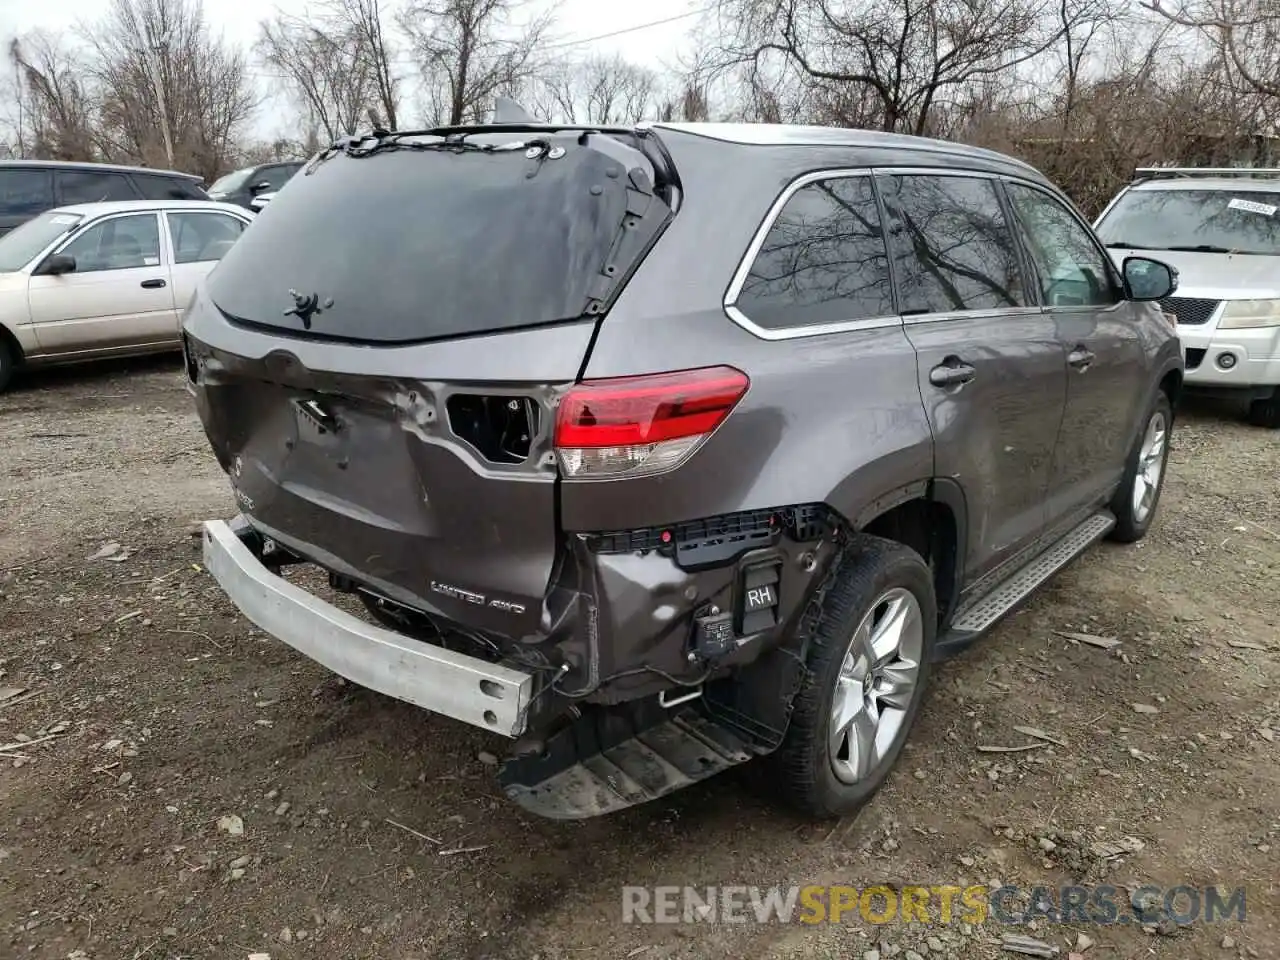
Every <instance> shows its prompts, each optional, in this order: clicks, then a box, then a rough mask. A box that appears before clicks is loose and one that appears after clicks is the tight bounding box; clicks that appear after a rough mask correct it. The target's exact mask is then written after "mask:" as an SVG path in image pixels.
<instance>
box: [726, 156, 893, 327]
mask: <svg viewBox="0 0 1280 960" xmlns="http://www.w3.org/2000/svg"><path fill="white" fill-rule="evenodd" d="M737 306H738V309H739V310H741V311H742V312H743V313H744V314H745V315H746V316H747V317H748V318H749V319H750V320H751V321H752V322H753V323H756V324H758V325H760V326H762V327H769V328H777V327H794V326H801V325H808V324H820V323H840V322H842V321H847V320H862V319H866V318H868V317H884V316H891V315H892V314H893V290H892V287H891V285H890V282H889V258H888V255H887V253H886V251H885V244H884V234H883V231H882V230H881V228H880V211H879V210H878V209H877V207H876V198H875V193H874V191H873V189H872V185H871V178H870V177H846V178H838V179H831V180H821V181H818V182H817V183H811V184H808V185H807V186H804V187H801V188H800V189H799V190H797V191H796V192H795V194H793V195H792V197H791V199H789V200H788V201H787V203H786V206H784V207H783V208H782V212H781V213H779V214H778V217H777V219H776V220H774V222H773V225H772V226H771V227H770V228H769V233H768V235H767V236H766V237H765V240H764V244H763V246H761V248H760V252H759V253H758V254H757V255H756V259H755V261H754V262H753V263H752V265H751V272H750V273H749V274H748V275H747V278H746V281H745V282H744V283H743V285H742V291H741V293H739V295H738V300H737Z"/></svg>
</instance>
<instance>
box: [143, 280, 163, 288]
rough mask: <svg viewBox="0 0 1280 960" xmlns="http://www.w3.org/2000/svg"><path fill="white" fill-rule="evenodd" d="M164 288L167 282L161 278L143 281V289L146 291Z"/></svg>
mask: <svg viewBox="0 0 1280 960" xmlns="http://www.w3.org/2000/svg"><path fill="white" fill-rule="evenodd" d="M163 286H165V281H164V280H161V279H159V278H156V279H155V280H143V281H142V289H144V290H159V289H160V288H161V287H163Z"/></svg>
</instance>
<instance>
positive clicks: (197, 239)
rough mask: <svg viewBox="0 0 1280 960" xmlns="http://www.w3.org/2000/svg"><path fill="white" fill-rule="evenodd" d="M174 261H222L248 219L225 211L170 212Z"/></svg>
mask: <svg viewBox="0 0 1280 960" xmlns="http://www.w3.org/2000/svg"><path fill="white" fill-rule="evenodd" d="M168 217H169V235H170V236H171V237H172V238H173V262H174V263H200V262H203V261H207V260H221V259H222V257H223V256H224V255H225V254H226V252H227V251H228V250H230V249H231V245H232V244H233V243H235V242H236V239H237V238H238V237H239V236H240V234H241V233H243V232H244V221H242V220H237V219H236V218H235V217H229V216H227V215H226V214H224V213H170V214H168Z"/></svg>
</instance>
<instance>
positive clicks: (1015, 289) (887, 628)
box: [184, 124, 1182, 818]
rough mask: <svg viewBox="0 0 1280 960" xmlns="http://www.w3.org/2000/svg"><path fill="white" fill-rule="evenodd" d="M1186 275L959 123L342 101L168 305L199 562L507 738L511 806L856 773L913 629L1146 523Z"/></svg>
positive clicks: (438, 707)
mask: <svg viewBox="0 0 1280 960" xmlns="http://www.w3.org/2000/svg"><path fill="white" fill-rule="evenodd" d="M1175 284H1176V277H1175V276H1174V274H1173V272H1172V271H1171V270H1170V269H1169V268H1168V267H1166V266H1165V265H1164V264H1162V263H1161V262H1159V261H1155V260H1150V259H1146V258H1141V257H1133V258H1130V259H1128V260H1127V261H1125V262H1124V264H1123V265H1122V266H1120V267H1117V266H1114V265H1113V264H1112V261H1111V259H1110V258H1109V257H1108V256H1107V253H1106V251H1105V250H1104V249H1103V248H1102V246H1101V244H1099V243H1098V241H1097V239H1096V238H1095V236H1094V235H1093V233H1092V231H1091V230H1090V228H1089V226H1088V225H1087V223H1086V222H1085V221H1084V220H1082V219H1081V217H1080V216H1079V214H1078V213H1077V212H1076V211H1075V209H1074V208H1073V207H1072V205H1071V204H1070V202H1069V201H1068V200H1067V199H1066V198H1065V197H1064V196H1063V195H1062V194H1061V193H1060V192H1059V191H1057V190H1056V189H1054V187H1053V186H1052V185H1051V184H1049V183H1048V182H1046V180H1045V179H1044V178H1043V177H1042V176H1041V175H1040V174H1038V173H1037V172H1036V171H1035V170H1033V169H1031V168H1030V167H1028V166H1026V165H1024V164H1022V163H1019V162H1017V161H1014V160H1011V159H1009V158H1007V157H1004V156H1001V155H998V154H995V153H989V152H986V151H982V150H976V149H970V148H967V147H963V146H957V145H953V144H946V143H940V142H935V141H930V140H923V139H915V138H910V137H901V136H890V135H885V134H878V133H868V132H863V131H857V130H826V129H817V128H797V127H774V126H765V125H747V126H738V125H714V124H711V125H679V124H661V125H655V126H652V127H644V128H640V129H603V130H602V129H598V128H593V129H588V128H577V127H570V128H562V127H550V126H545V125H544V126H539V125H528V126H521V125H516V124H508V125H503V126H501V127H493V126H490V127H472V128H450V129H443V130H434V131H430V132H426V133H421V132H419V133H403V134H389V135H388V134H383V135H376V136H373V135H371V136H368V137H364V138H353V139H350V140H347V141H343V142H341V143H339V144H337V145H335V146H334V148H333V149H331V150H329V151H328V152H327V153H324V154H321V155H319V156H318V157H317V158H316V159H315V160H314V161H312V163H311V164H310V165H309V168H308V169H307V170H306V171H305V172H304V173H302V174H300V175H299V176H298V177H297V178H296V179H295V181H294V182H293V183H292V184H291V186H290V188H289V189H288V190H287V191H286V192H285V193H283V194H282V195H281V196H280V197H279V198H278V199H276V200H274V201H272V207H271V214H270V215H269V216H266V217H263V218H261V219H260V220H259V221H258V222H257V223H255V224H254V226H253V228H252V229H251V230H248V231H246V232H245V234H244V236H243V237H242V238H241V239H240V241H239V242H238V243H237V244H236V245H235V246H234V247H233V248H232V249H231V250H230V251H229V252H228V253H227V255H226V257H225V258H224V259H223V260H222V262H221V264H220V265H219V267H218V269H217V270H216V271H214V272H213V274H212V275H211V276H210V277H209V279H208V281H207V282H206V283H205V284H203V286H202V287H201V288H200V290H199V291H198V292H197V294H196V297H195V298H194V300H193V302H192V304H191V307H190V309H189V311H188V313H187V315H186V317H185V321H184V330H185V351H186V363H187V375H188V377H189V380H190V384H191V389H192V392H193V393H194V395H195V398H196V403H197V406H198V409H199V414H200V417H201V419H202V421H203V423H204V427H205V430H206V432H207V433H208V436H209V439H210V442H211V444H212V447H213V451H214V453H215V455H216V456H217V458H218V461H219V462H220V464H221V465H222V467H223V468H224V469H225V470H226V471H227V473H228V474H229V475H230V478H231V484H232V487H233V490H234V494H235V497H236V498H237V501H238V504H239V507H240V509H241V511H242V513H241V515H240V516H238V517H236V518H234V519H233V520H231V521H221V520H212V521H209V522H208V523H207V524H206V525H205V528H204V547H203V549H204V557H205V562H206V566H207V568H208V570H209V571H210V573H211V574H212V575H213V576H214V577H215V578H216V579H217V580H218V582H219V583H220V584H221V585H222V587H223V589H224V590H225V591H226V592H227V594H228V595H229V596H230V597H231V599H232V600H233V601H234V602H235V603H236V605H237V606H239V608H240V609H241V610H242V611H243V612H244V614H245V615H246V616H248V617H249V619H250V620H252V621H253V622H255V623H256V624H258V625H259V626H260V627H262V628H263V629H264V630H266V631H268V632H269V633H272V634H274V635H275V636H276V637H278V638H279V639H281V640H282V641H284V642H285V643H287V644H289V645H291V646H293V647H295V648H296V649H298V650H300V651H301V652H303V653H304V654H306V655H307V656H309V657H311V658H313V659H314V660H317V661H319V662H320V663H322V664H324V665H325V666H327V667H328V668H330V669H332V670H334V671H336V672H337V673H339V674H342V675H343V676H345V677H347V678H349V679H351V680H353V681H355V682H356V683H359V684H362V685H364V686H366V687H369V688H372V689H374V690H377V691H381V692H382V693H385V694H388V695H390V696H393V697H398V698H400V699H403V700H406V701H408V702H410V703H414V704H417V705H419V706H422V707H425V708H427V709H430V710H433V711H437V712H439V713H443V714H446V715H448V716H450V717H453V718H456V719H458V720H461V721H463V722H466V723H469V724H472V725H474V726H477V727H480V728H481V729H484V730H488V731H492V732H493V733H496V734H503V735H505V736H507V737H510V738H513V741H514V742H513V743H512V744H511V748H510V751H509V755H508V756H507V758H506V759H505V761H504V763H503V765H502V768H501V771H500V773H499V778H500V781H501V783H502V785H503V787H504V789H505V791H506V793H507V795H508V796H509V797H510V798H511V799H513V800H514V801H515V802H517V803H519V804H521V805H523V806H524V807H526V808H528V809H530V810H532V811H536V812H538V813H540V814H543V815H547V816H551V817H560V818H572V817H585V816H591V815H594V814H599V813H604V812H607V811H611V810H616V809H619V808H622V807H626V806H629V805H631V804H635V803H638V802H641V801H645V800H649V799H652V798H654V797H658V796H661V795H663V794H666V793H668V792H670V791H672V790H675V789H677V788H680V787H683V786H685V785H687V784H689V783H691V782H694V781H698V780H702V779H703V778H705V777H708V776H710V775H712V774H714V773H716V772H717V771H721V770H724V769H726V768H728V767H732V766H734V765H735V764H740V763H743V762H745V761H748V760H751V759H753V758H757V757H760V758H763V761H762V764H772V765H773V773H772V775H771V776H770V777H769V778H768V779H769V780H770V781H771V782H772V784H773V786H775V787H776V788H777V789H778V790H779V791H780V792H781V794H782V795H783V796H784V797H785V798H786V799H787V800H789V801H790V802H791V803H793V804H794V805H795V806H797V807H799V808H800V809H802V810H804V811H806V812H808V813H809V814H811V815H817V816H828V815H836V814H841V813H844V812H847V811H849V810H852V809H854V808H855V807H856V806H857V805H858V804H860V803H861V802H862V801H864V800H865V799H867V798H868V797H869V796H870V795H871V793H872V792H873V791H874V790H875V789H876V788H877V786H878V785H879V784H880V783H881V781H882V780H883V779H884V777H885V775H886V773H887V772H888V770H889V768H890V766H891V764H892V763H893V762H894V760H895V758H896V757H897V755H898V752H899V750H900V749H901V747H902V744H903V742H904V740H905V739H906V736H907V733H908V730H909V728H910V727H911V724H912V721H913V720H914V717H915V714H916V712H917V710H918V708H919V705H920V702H921V696H922V693H923V690H924V688H925V682H926V680H927V678H928V675H929V671H930V663H931V661H933V660H934V659H936V658H937V657H938V656H940V655H942V654H943V653H944V652H946V651H949V650H954V649H956V648H959V647H961V646H963V645H964V644H966V643H968V642H970V641H971V640H973V639H974V638H976V637H978V636H979V635H980V634H982V633H984V632H986V631H987V630H988V629H989V628H990V627H991V626H992V625H993V624H995V623H996V622H997V620H998V619H999V618H1001V617H1002V616H1003V615H1004V614H1006V613H1007V612H1009V610H1011V609H1012V608H1013V607H1014V606H1015V605H1016V604H1018V603H1019V602H1020V601H1022V600H1023V599H1024V598H1026V597H1027V596H1028V595H1029V594H1030V593H1031V592H1032V591H1034V590H1035V589H1036V588H1037V587H1038V586H1040V585H1041V584H1042V583H1044V582H1045V581H1046V580H1047V579H1048V578H1049V577H1050V576H1052V575H1053V574H1054V573H1055V572H1056V571H1057V570H1059V569H1060V568H1062V567H1063V566H1064V565H1066V564H1067V563H1068V562H1069V561H1070V560H1071V559H1072V558H1074V557H1075V556H1076V555H1078V554H1079V553H1081V552H1082V551H1083V550H1085V549H1086V548H1088V547H1089V546H1090V545H1091V544H1093V543H1094V542H1095V541H1097V540H1099V539H1101V538H1102V537H1104V536H1109V537H1111V538H1112V539H1114V540H1118V541H1122V542H1130V541H1134V540H1138V539H1139V538H1141V537H1142V536H1143V535H1144V534H1145V533H1146V531H1147V529H1148V526H1149V524H1150V523H1151V521H1152V517H1153V515H1154V513H1155V510H1156V504H1157V501H1158V499H1159V496H1160V490H1161V482H1162V480H1163V478H1164V468H1165V463H1166V457H1167V454H1168V449H1169V437H1170V430H1171V428H1172V424H1173V410H1174V404H1175V402H1176V400H1177V397H1178V393H1179V390H1180V388H1181V384H1182V359H1181V355H1180V352H1179V349H1178V343H1177V339H1176V337H1175V336H1174V331H1173V327H1172V326H1171V324H1170V322H1169V320H1168V319H1167V318H1166V317H1165V316H1164V315H1163V314H1162V312H1161V310H1160V309H1159V307H1158V306H1157V305H1156V304H1155V303H1154V302H1153V301H1157V300H1159V299H1160V298H1161V297H1166V296H1168V295H1169V294H1170V293H1171V292H1172V291H1173V289H1174V287H1175ZM297 563H306V564H312V565H315V566H317V567H319V568H321V569H322V570H324V571H327V573H328V577H329V583H330V585H331V587H332V588H333V590H334V591H336V592H341V593H346V594H350V595H352V597H353V598H354V599H357V600H358V601H359V602H360V603H362V604H363V609H364V610H365V611H367V613H368V614H369V618H367V619H366V618H365V617H363V616H356V615H354V614H353V613H351V612H348V609H344V607H345V606H348V605H347V604H345V602H341V601H339V599H338V598H337V597H335V598H334V601H335V602H332V603H331V602H329V601H327V600H325V599H322V598H321V597H319V596H317V595H315V594H313V593H310V592H308V591H306V590H304V589H302V588H301V587H299V586H297V585H296V584H295V583H294V582H291V581H290V580H289V579H287V578H286V577H285V576H284V575H283V573H284V571H283V568H284V567H286V566H288V565H290V564H297ZM350 609H355V610H360V609H361V608H360V607H358V606H357V607H351V608H350ZM375 621H376V625H375Z"/></svg>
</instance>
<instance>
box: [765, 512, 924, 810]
mask: <svg viewBox="0 0 1280 960" xmlns="http://www.w3.org/2000/svg"><path fill="white" fill-rule="evenodd" d="M837 563H838V564H839V566H838V567H837V569H836V570H835V572H834V574H833V577H832V579H831V581H830V583H829V585H828V588H827V592H826V595H825V597H824V598H823V601H822V609H821V612H820V614H819V618H818V624H817V627H816V629H815V630H814V632H813V635H812V636H811V637H810V638H809V644H810V647H809V653H808V662H807V667H808V673H807V675H806V677H805V680H804V682H803V684H802V685H801V687H800V691H799V693H797V694H796V699H795V703H794V708H793V712H792V715H791V722H790V724H789V726H788V728H787V735H786V738H785V739H784V740H783V742H782V745H781V746H780V747H779V748H778V750H777V751H776V752H774V753H773V754H771V755H770V756H769V757H767V758H765V761H764V762H765V763H766V764H767V765H768V766H770V767H771V768H772V769H771V770H770V771H769V773H770V774H771V775H772V783H773V784H774V788H775V790H777V791H778V792H779V793H780V794H781V798H782V799H783V801H784V802H786V803H787V804H788V805H789V806H792V807H794V808H796V809H797V810H799V811H800V812H802V813H804V814H806V815H808V816H811V817H816V818H828V817H839V816H845V815H847V814H850V813H852V812H854V811H855V810H857V809H858V808H859V807H861V806H862V805H863V804H864V803H866V802H867V801H868V800H869V799H871V797H872V796H873V795H874V794H875V792H876V791H877V790H878V789H880V786H881V784H883V783H884V781H885V778H886V777H887V776H888V774H889V771H890V770H891V769H892V767H893V764H894V762H895V761H896V760H897V759H898V754H899V753H900V752H901V751H902V746H903V744H904V743H906V740H907V736H908V735H909V733H910V731H911V727H912V725H913V723H914V722H915V718H916V714H917V713H918V712H919V709H920V702H921V699H922V697H923V696H924V691H925V687H926V685H927V683H928V680H929V672H930V671H929V668H930V660H931V658H932V652H933V645H934V640H935V638H936V636H937V628H938V613H937V601H936V599H935V597H934V587H933V576H932V574H931V573H930V571H929V567H928V566H927V565H926V564H925V562H924V560H923V559H921V557H920V555H919V554H917V553H916V552H915V551H914V550H911V549H909V548H907V547H904V546H902V545H901V544H898V543H894V542H892V541H890V540H882V539H880V538H879V537H870V536H858V537H855V538H854V539H853V541H852V542H851V543H850V545H849V548H848V549H847V550H845V552H844V553H843V555H842V556H841V557H840V558H839V559H838V560H837Z"/></svg>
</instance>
